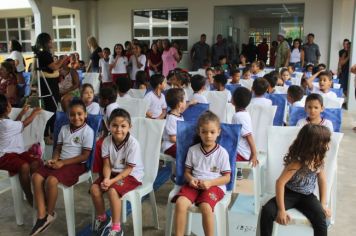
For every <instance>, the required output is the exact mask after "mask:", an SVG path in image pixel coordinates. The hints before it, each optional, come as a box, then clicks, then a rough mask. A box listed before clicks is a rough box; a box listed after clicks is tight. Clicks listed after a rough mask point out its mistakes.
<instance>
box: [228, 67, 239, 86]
mask: <svg viewBox="0 0 356 236" xmlns="http://www.w3.org/2000/svg"><path fill="white" fill-rule="evenodd" d="M240 77H241V72H240V70H239V69H234V70H232V71H231V81H230V82H229V83H228V84H240Z"/></svg>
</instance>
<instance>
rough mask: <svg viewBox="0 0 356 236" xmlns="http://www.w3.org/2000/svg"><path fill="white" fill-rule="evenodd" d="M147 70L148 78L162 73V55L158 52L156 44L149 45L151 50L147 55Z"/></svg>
mask: <svg viewBox="0 0 356 236" xmlns="http://www.w3.org/2000/svg"><path fill="white" fill-rule="evenodd" d="M148 68H149V74H150V76H152V75H154V74H158V73H161V72H162V55H161V53H160V52H159V51H158V46H157V43H156V42H154V43H152V45H151V50H150V51H149V53H148Z"/></svg>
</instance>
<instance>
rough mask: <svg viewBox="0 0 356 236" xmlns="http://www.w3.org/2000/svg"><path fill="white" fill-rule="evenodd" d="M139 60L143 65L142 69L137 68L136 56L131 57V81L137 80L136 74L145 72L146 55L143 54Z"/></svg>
mask: <svg viewBox="0 0 356 236" xmlns="http://www.w3.org/2000/svg"><path fill="white" fill-rule="evenodd" d="M137 60H138V61H139V62H140V63H141V64H142V66H141V67H140V68H138V67H137V61H136V57H135V55H132V56H131V57H130V63H129V64H131V74H130V77H131V80H136V73H137V71H140V70H142V71H144V70H145V66H146V56H145V55H144V54H141V55H140V56H139V57H138V58H137Z"/></svg>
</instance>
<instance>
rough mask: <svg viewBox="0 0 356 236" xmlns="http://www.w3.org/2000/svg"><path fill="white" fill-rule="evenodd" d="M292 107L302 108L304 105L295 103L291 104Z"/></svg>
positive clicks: (298, 102)
mask: <svg viewBox="0 0 356 236" xmlns="http://www.w3.org/2000/svg"><path fill="white" fill-rule="evenodd" d="M292 107H304V103H303V102H302V101H296V102H294V103H293V104H292Z"/></svg>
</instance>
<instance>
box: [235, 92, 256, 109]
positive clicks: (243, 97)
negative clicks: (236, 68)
mask: <svg viewBox="0 0 356 236" xmlns="http://www.w3.org/2000/svg"><path fill="white" fill-rule="evenodd" d="M251 98H252V93H251V91H250V90H249V89H247V88H245V87H237V88H236V90H235V91H234V94H233V95H232V101H233V104H234V106H235V108H236V109H245V108H246V107H247V106H248V104H250V101H251Z"/></svg>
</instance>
